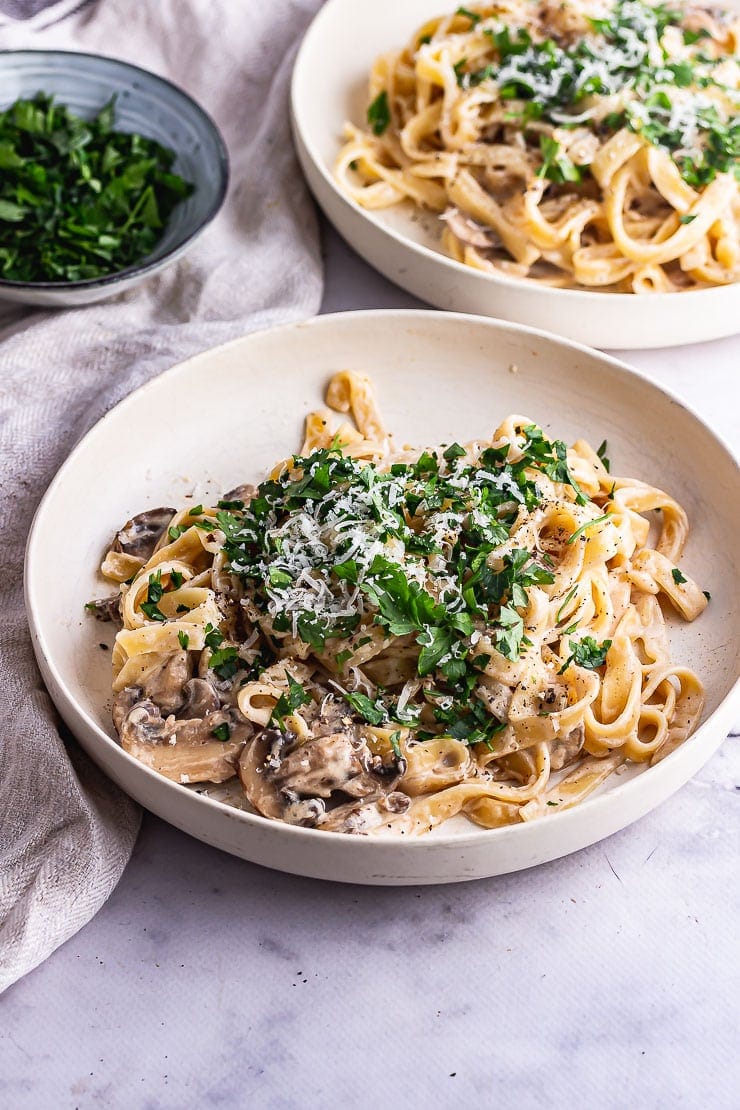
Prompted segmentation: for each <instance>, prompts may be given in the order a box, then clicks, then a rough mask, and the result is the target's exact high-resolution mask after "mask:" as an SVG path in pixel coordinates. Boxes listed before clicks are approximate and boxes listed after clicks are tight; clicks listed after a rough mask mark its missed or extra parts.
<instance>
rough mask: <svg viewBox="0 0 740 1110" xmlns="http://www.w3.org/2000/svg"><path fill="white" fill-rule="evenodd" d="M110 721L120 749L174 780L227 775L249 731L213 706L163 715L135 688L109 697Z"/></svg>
mask: <svg viewBox="0 0 740 1110" xmlns="http://www.w3.org/2000/svg"><path fill="white" fill-rule="evenodd" d="M113 723H114V724H115V726H116V730H117V731H118V734H119V736H120V738H121V746H122V747H123V749H124V751H127V752H128V753H129V754H130V755H133V756H135V757H136V758H137V759H138V760H140V761H141V762H142V763H145V764H146V765H147V766H148V767H152V768H153V769H154V770H155V771H158V772H159V774H160V775H164V776H165V777H166V778H168V779H172V780H173V781H174V782H179V783H190V782H225V781H226V780H227V779H230V778H232V777H233V775H234V774H235V773H236V762H237V759H238V758H239V754H240V752H241V751H242V748H243V747H244V745H245V744H246V742H247V740H249V739H250V738H251V736H252V734H253V731H254V730H253V727H252V725H251V724H250V723H249V722H247V721H245V720H243V719H242V718H241V715H240V714H239V713H238V711H237V710H234V709H226V710H222V709H218V710H215V711H212V712H208V713H207V714H206V715H205V717H202V718H200V717H188V718H180V719H178V718H177V717H175V716H174V715H173V714H170V715H169V716H167V717H163V716H162V712H161V710H160V708H159V706H158V705H155V703H154V702H153V701H152V700H151V699H150V698H147V697H145V696H144V693H143V690H142V689H141V688H140V687H135V686H134V687H128V688H127V689H125V690H122V691H121V693H120V694H118V695H117V696H116V698H115V699H114V702H113ZM220 735H224V736H225V737H226V738H225V739H220V738H219V736H220Z"/></svg>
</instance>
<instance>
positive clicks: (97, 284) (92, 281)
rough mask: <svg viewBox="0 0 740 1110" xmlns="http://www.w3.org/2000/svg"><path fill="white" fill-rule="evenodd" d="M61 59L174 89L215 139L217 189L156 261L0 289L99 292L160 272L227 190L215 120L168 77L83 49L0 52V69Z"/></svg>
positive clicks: (225, 155) (2, 282)
mask: <svg viewBox="0 0 740 1110" xmlns="http://www.w3.org/2000/svg"><path fill="white" fill-rule="evenodd" d="M60 56H61V57H70V58H93V59H94V60H95V61H96V62H103V63H104V64H106V65H111V66H113V67H114V68H120V69H122V70H127V71H129V72H133V73H143V74H144V76H145V77H148V78H150V79H151V80H152V81H154V83H155V84H159V85H166V86H168V87H169V88H171V89H174V91H175V92H176V93H177V94H178V95H179V96H181V97H182V98H183V99H184V100H187V101H189V102H190V104H191V106H192V107H193V108H194V109H195V112H196V114H197V115H199V116H200V117H201V119H202V120H203V122H204V123H205V126H206V128H207V129H208V130H210V131H211V133H212V135H213V137H214V139H215V140H216V148H217V150H218V163H217V167H216V168H217V170H218V186H217V188H216V191H215V193H214V197H213V200H212V202H211V204H210V207H209V208H208V210H207V211H206V214H205V216H204V217H203V219H202V220H201V221H200V223H199V224H198V225H197V226H196V227H194V228H193V230H192V231H191V232H190V234H189V235H188V236H187V237H186V238H185V239H183V240H182V241H181V242H179V243H175V244H174V245H173V246H172V247H170V249H169V250H168V251H167V252H166V254H163V255H160V257H159V258H156V259H154V260H152V261H151V262H146V261H144V262H138V263H135V264H134V265H133V266H129V267H127V268H126V269H125V270H116V271H115V273H112V274H106V276H105V277H102V278H82V279H81V280H80V281H10V280H8V279H6V278H2V277H0V289H3V288H4V289H19V290H23V289H28V290H33V289H38V290H39V291H41V290H44V289H47V290H50V291H58V292H62V291H64V290H67V289H69V290H74V289H99V288H102V287H103V286H106V285H115V284H116V283H117V282H119V281H121V280H123V279H124V278H128V277H138V276H143V275H145V274H147V273H149V272H150V271H153V270H159V269H161V268H163V267H164V266H166V265H167V264H168V262H170V261H172V260H174V257H176V256H177V255H178V254H180V252H181V251H182V250H184V248H185V247H186V246H187V245H188V244H189V243H192V241H193V239H195V238H196V237H197V236H198V235H200V233H201V232H202V231H204V230H205V229H206V228H207V227H208V225H209V224H210V223H211V221H212V220H213V219H214V218H215V217H216V215H217V214H218V212H219V211H220V209H221V206H222V205H223V202H224V199H225V197H226V192H227V189H228V187H229V169H230V167H229V151H228V147H227V146H226V143H225V142H224V138H223V135H222V134H221V132H220V130H219V128H218V126H217V124H216V122H215V120H214V119H213V117H212V116H210V115H209V114H208V112H207V111H206V110H205V108H203V107H202V106H201V105H200V104H199V103H198V101H197V100H196V99H195V98H194V97H192V96H191V95H190V93H188V92H186V91H185V89H183V88H182V87H181V86H180V85H177V84H176V83H175V82H174V81H170V80H169V78H167V77H161V76H160V75H159V74H158V73H152V71H151V70H149V69H144V67H143V66H137V65H135V64H134V63H133V62H125V61H123V59H122V58H113V57H111V56H110V55H109V54H92V53H90V52H89V51H85V50H0V66H2V62H3V59H4V58H9V57H15V58H18V57H39V58H51V57H60ZM145 137H146V136H145Z"/></svg>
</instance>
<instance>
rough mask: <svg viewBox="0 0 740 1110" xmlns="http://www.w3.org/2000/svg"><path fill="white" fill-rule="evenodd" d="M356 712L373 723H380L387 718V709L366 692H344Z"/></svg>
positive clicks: (346, 699) (343, 695) (369, 722)
mask: <svg viewBox="0 0 740 1110" xmlns="http://www.w3.org/2000/svg"><path fill="white" fill-rule="evenodd" d="M342 697H343V698H344V700H345V701H346V702H348V703H349V704H350V705H351V706H352V708H353V709H354V711H355V713H357V714H359V716H360V717H362V719H363V721H367V722H368V724H371V725H380V724H382V723H383V721H385V720H386V719H387V716H388V715H387V713H386V711H385V709H384V708H383V707H382V705H380V704H379V703H378V702H376V701H372V700H371V699H370V698H369V697H368V696H367V695H366V694H344V693H343V694H342Z"/></svg>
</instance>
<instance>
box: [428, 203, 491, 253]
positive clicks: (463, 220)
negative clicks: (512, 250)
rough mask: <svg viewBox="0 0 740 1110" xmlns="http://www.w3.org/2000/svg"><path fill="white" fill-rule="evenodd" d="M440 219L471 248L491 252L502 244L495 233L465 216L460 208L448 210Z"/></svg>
mask: <svg viewBox="0 0 740 1110" xmlns="http://www.w3.org/2000/svg"><path fill="white" fill-rule="evenodd" d="M439 218H440V220H444V222H445V223H446V224H447V226H448V227H449V229H450V231H451V232H452V234H453V235H455V236H456V237H457V238H458V239H459V240H460V242H461V243H467V244H468V246H470V247H477V248H478V249H479V250H480V249H483V250H490V249H491V248H492V247H495V246H498V245H499V243H500V240H499V239H498V237H497V235H496V233H495V232H494V231H492V230H491V229H486V228H485V227H483V226H482V225H481V224H479V223H476V221H475V220H473V219H471V218H470V216H463V214H462V212H460V210H459V209H458V208H448V209H447V211H446V212H443V213H442V215H441V216H440V217H439Z"/></svg>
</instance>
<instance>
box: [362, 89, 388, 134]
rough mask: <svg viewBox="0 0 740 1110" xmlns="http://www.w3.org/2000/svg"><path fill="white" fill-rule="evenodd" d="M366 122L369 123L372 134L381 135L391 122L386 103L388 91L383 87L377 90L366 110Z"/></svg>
mask: <svg viewBox="0 0 740 1110" xmlns="http://www.w3.org/2000/svg"><path fill="white" fill-rule="evenodd" d="M367 122H368V123H369V124H370V126H371V128H372V131H373V134H374V135H382V134H383V132H384V131H385V129H386V128H387V126H388V124H389V123H390V122H391V112H390V107H389V105H388V93H387V92H386V90H385V89H383V91H382V92H379V93H378V95H377V96H376V97H375V100H373V102H372V104H371V105H370V107H369V108H368V110H367Z"/></svg>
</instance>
